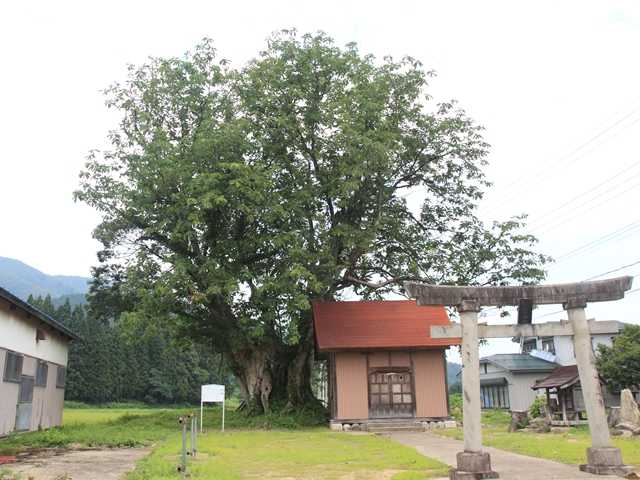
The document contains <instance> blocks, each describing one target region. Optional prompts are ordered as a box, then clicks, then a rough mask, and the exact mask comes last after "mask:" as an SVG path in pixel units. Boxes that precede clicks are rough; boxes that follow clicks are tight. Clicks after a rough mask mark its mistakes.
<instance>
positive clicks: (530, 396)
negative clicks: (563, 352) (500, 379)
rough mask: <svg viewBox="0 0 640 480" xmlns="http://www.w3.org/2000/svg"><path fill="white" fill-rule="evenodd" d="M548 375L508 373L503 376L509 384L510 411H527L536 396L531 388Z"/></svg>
mask: <svg viewBox="0 0 640 480" xmlns="http://www.w3.org/2000/svg"><path fill="white" fill-rule="evenodd" d="M547 375H548V373H510V374H508V375H505V376H506V377H507V381H508V382H509V404H510V408H511V410H528V409H529V407H530V406H531V404H532V403H533V401H534V400H535V399H536V395H537V394H538V393H540V392H542V390H539V391H538V392H536V391H535V390H532V389H531V387H532V386H533V384H534V383H536V381H538V380H542V379H543V378H545V377H546V376H547Z"/></svg>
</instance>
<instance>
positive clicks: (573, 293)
mask: <svg viewBox="0 0 640 480" xmlns="http://www.w3.org/2000/svg"><path fill="white" fill-rule="evenodd" d="M632 282H633V277H629V276H626V277H618V278H613V279H609V280H599V281H592V282H578V283H566V284H557V285H526V286H504V287H461V286H446V285H445V286H442V285H427V284H422V283H415V282H407V283H405V289H406V291H407V292H408V293H409V295H410V296H411V297H412V298H415V299H417V303H418V305H447V306H454V307H456V308H457V310H458V313H459V314H460V325H452V326H448V327H433V328H432V331H431V334H432V336H434V337H439V338H447V337H460V336H461V337H462V367H463V368H462V392H463V395H462V413H463V431H464V451H463V452H459V453H458V455H457V468H455V469H452V470H451V473H450V478H451V479H453V480H467V479H482V478H497V477H498V474H497V473H496V472H494V471H493V470H492V469H491V458H490V456H489V454H488V453H487V452H484V451H483V450H482V430H481V406H480V367H479V358H478V357H479V354H478V337H479V336H482V337H483V338H491V337H512V336H518V335H540V334H543V335H546V334H552V335H553V334H555V335H558V334H562V335H573V342H574V350H575V355H576V362H577V364H578V373H579V375H580V383H581V385H582V392H583V396H584V401H585V408H586V410H587V416H588V420H589V431H590V432H591V441H592V447H591V448H588V449H587V464H585V465H581V466H580V469H581V470H583V471H587V472H591V473H596V474H616V475H621V476H626V475H627V474H628V473H630V472H631V470H632V469H631V468H630V467H628V466H626V465H624V463H623V461H622V455H621V453H620V449H618V448H615V447H613V446H611V440H610V436H609V428H608V425H607V417H606V412H605V408H604V400H603V397H602V391H601V388H600V381H599V377H598V372H597V370H596V366H595V358H594V355H593V351H592V348H591V333H596V332H597V331H598V330H599V329H600V328H601V326H600V325H599V322H595V321H593V320H591V321H588V320H587V317H586V314H585V308H586V306H587V303H588V302H604V301H611V300H619V299H621V298H624V292H626V291H627V290H629V289H630V288H631V284H632ZM523 299H527V300H530V301H531V302H532V303H533V304H534V305H548V304H557V303H561V304H562V306H563V308H564V309H565V310H566V311H567V315H568V317H569V321H568V322H548V323H544V324H536V325H478V312H479V311H480V310H481V308H482V307H483V306H507V305H518V304H519V303H520V300H523ZM602 323H606V322H602ZM549 332H553V333H549Z"/></svg>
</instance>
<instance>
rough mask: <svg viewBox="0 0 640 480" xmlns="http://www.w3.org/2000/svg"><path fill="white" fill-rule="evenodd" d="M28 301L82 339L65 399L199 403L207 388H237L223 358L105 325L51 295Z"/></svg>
mask: <svg viewBox="0 0 640 480" xmlns="http://www.w3.org/2000/svg"><path fill="white" fill-rule="evenodd" d="M28 302H29V303H30V304H32V305H34V306H35V307H37V308H39V309H40V310H42V311H44V312H45V313H47V314H49V315H51V316H52V317H54V318H55V319H56V320H58V321H60V322H62V323H64V324H65V325H66V326H67V327H69V328H70V329H71V330H73V331H74V332H75V333H77V334H78V335H79V336H80V337H81V339H80V340H77V341H74V342H72V343H71V348H70V350H69V366H68V370H67V384H66V392H65V398H66V399H67V400H77V401H82V402H89V403H104V402H118V401H124V400H137V401H143V402H146V403H155V404H174V403H197V402H199V399H200V386H201V385H202V384H205V383H225V384H227V385H228V387H227V388H228V390H229V386H231V384H232V383H233V377H232V376H231V375H230V374H229V372H228V369H227V368H226V366H225V364H224V362H223V360H222V357H221V355H220V354H217V353H214V352H211V351H209V350H208V349H207V348H205V347H203V346H201V345H196V344H194V343H193V342H190V341H185V340H184V339H180V340H178V339H176V338H172V337H171V335H170V334H169V333H167V332H166V331H163V330H162V329H160V328H149V327H142V326H135V325H125V324H123V323H121V322H119V321H118V322H104V321H101V320H97V319H95V318H92V316H91V315H89V314H88V313H87V312H88V310H87V308H86V307H85V306H84V305H75V306H72V304H71V302H69V301H68V300H67V301H65V303H63V304H62V305H61V306H59V307H56V306H55V305H54V302H53V300H52V299H51V297H50V296H48V295H47V296H46V297H44V298H43V297H40V296H38V297H33V296H30V297H29V299H28Z"/></svg>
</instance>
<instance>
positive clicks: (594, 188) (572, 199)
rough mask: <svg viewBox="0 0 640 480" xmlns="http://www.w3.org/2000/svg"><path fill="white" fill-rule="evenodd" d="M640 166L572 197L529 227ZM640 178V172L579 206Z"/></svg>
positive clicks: (634, 164) (630, 167)
mask: <svg viewBox="0 0 640 480" xmlns="http://www.w3.org/2000/svg"><path fill="white" fill-rule="evenodd" d="M639 165H640V160H638V161H636V162H635V163H633V164H632V165H631V166H629V167H627V168H625V169H623V170H621V171H620V172H618V173H616V174H615V175H613V176H612V177H609V178H608V179H606V180H604V181H602V182H600V183H598V184H597V185H595V186H594V187H591V188H589V189H587V190H585V191H584V192H582V193H580V194H578V195H576V196H575V197H572V198H571V199H570V200H567V201H566V202H565V203H563V204H562V205H560V206H558V207H556V208H554V209H553V210H550V211H548V212H546V213H544V214H542V215H539V216H537V217H534V219H533V220H532V221H531V222H530V223H529V226H533V225H535V224H536V223H539V220H540V219H543V218H546V217H548V216H550V215H553V214H554V213H556V212H558V211H559V210H562V209H563V208H564V207H566V206H568V205H571V204H572V203H574V202H575V201H576V200H579V199H580V198H582V197H584V196H585V195H588V194H589V193H591V192H593V191H596V190H598V189H599V188H600V187H602V186H603V185H606V184H607V183H609V182H611V181H612V180H615V179H616V178H618V177H620V176H622V175H624V174H626V173H628V172H629V171H631V170H633V169H634V168H636V167H638V166H639ZM639 176H640V172H639V173H637V174H635V175H632V176H630V177H627V178H626V179H625V180H624V181H622V182H620V183H617V184H616V185H615V186H613V187H612V188H610V189H607V190H605V191H604V192H601V193H600V194H598V195H597V196H595V197H592V198H591V199H590V200H588V201H587V202H584V203H582V204H581V205H579V206H582V205H585V203H588V202H590V201H593V200H595V199H596V198H600V197H601V196H602V195H604V194H606V193H608V192H610V191H613V190H615V189H616V188H618V187H620V186H621V185H624V184H625V183H628V182H629V181H630V180H632V179H634V178H637V177H639Z"/></svg>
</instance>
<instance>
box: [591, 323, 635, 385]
mask: <svg viewBox="0 0 640 480" xmlns="http://www.w3.org/2000/svg"><path fill="white" fill-rule="evenodd" d="M597 361H598V372H600V375H602V377H603V378H604V379H605V381H606V382H607V385H608V386H609V388H610V389H612V390H613V391H620V390H622V389H623V388H637V387H638V386H640V325H625V327H624V328H623V329H622V331H621V332H620V335H618V336H616V337H615V338H614V339H613V345H612V346H610V347H609V346H607V345H602V344H601V345H598V356H597Z"/></svg>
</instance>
